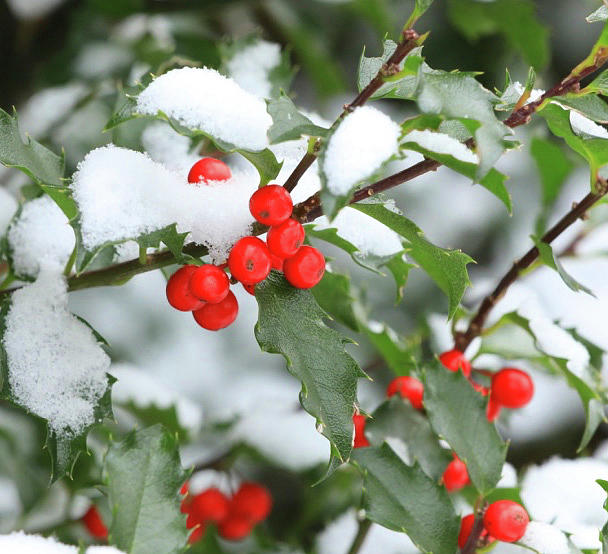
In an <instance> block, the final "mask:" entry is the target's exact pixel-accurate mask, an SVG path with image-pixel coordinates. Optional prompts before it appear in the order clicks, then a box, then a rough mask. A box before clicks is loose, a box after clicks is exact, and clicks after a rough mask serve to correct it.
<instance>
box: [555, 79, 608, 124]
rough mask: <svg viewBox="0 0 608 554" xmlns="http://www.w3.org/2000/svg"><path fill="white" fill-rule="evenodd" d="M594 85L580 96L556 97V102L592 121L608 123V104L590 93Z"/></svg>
mask: <svg viewBox="0 0 608 554" xmlns="http://www.w3.org/2000/svg"><path fill="white" fill-rule="evenodd" d="M592 85H593V83H592V84H590V85H589V86H588V87H587V88H585V89H584V90H583V91H581V92H580V93H578V94H575V93H569V94H565V95H564V96H559V97H556V98H555V100H556V102H558V103H559V104H561V105H563V106H567V107H569V108H572V109H573V110H575V111H577V112H579V113H580V114H582V115H584V116H585V117H588V118H589V119H591V120H592V121H595V122H597V123H608V104H606V101H605V100H603V99H602V98H600V96H599V95H598V94H596V93H590V92H589V91H591V90H592V89H591V88H590V87H591V86H592Z"/></svg>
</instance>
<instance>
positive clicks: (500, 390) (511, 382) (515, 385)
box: [491, 367, 534, 409]
mask: <svg viewBox="0 0 608 554" xmlns="http://www.w3.org/2000/svg"><path fill="white" fill-rule="evenodd" d="M491 396H492V399H493V400H494V401H495V402H497V403H498V404H500V405H502V406H504V407H505V408H511V409H515V408H521V407H522V406H525V405H526V404H527V403H528V402H530V400H532V396H534V383H533V382H532V378H531V377H530V376H529V375H528V374H527V373H526V372H525V371H522V370H521V369H517V368H514V367H505V368H503V369H501V370H500V371H498V372H497V373H495V374H494V375H493V377H492V392H491Z"/></svg>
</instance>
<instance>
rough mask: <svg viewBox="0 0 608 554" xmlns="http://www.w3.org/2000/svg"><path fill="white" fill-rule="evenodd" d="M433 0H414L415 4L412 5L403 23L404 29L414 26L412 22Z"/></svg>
mask: <svg viewBox="0 0 608 554" xmlns="http://www.w3.org/2000/svg"><path fill="white" fill-rule="evenodd" d="M432 3H433V0H416V4H415V5H414V11H413V12H412V14H411V15H410V17H409V18H408V20H407V22H406V23H405V25H404V27H403V28H404V29H411V28H412V27H413V26H414V23H416V21H418V20H419V19H420V18H421V17H422V16H423V15H424V13H425V12H426V11H427V10H428V9H429V8H430V7H431V4H432Z"/></svg>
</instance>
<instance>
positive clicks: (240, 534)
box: [218, 514, 253, 541]
mask: <svg viewBox="0 0 608 554" xmlns="http://www.w3.org/2000/svg"><path fill="white" fill-rule="evenodd" d="M252 529H253V523H252V522H251V520H250V519H248V518H246V517H242V516H236V515H232V514H230V515H229V516H228V517H227V518H226V519H225V520H224V521H222V522H221V523H220V524H219V526H218V531H219V533H220V535H221V536H222V537H223V538H225V539H226V540H229V541H240V540H243V539H244V538H245V537H246V536H247V535H249V533H251V530H252Z"/></svg>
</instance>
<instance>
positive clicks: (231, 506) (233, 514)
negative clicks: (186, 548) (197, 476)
mask: <svg viewBox="0 0 608 554" xmlns="http://www.w3.org/2000/svg"><path fill="white" fill-rule="evenodd" d="M181 493H182V494H183V495H185V498H184V499H183V500H182V506H181V511H182V513H184V514H188V519H187V520H186V526H187V527H188V529H193V531H192V533H191V534H190V538H189V539H188V542H189V543H190V544H192V543H195V542H196V541H198V540H200V539H201V538H202V536H203V535H204V533H205V528H206V526H207V525H209V524H210V523H211V524H214V525H217V529H218V532H219V534H220V536H221V537H223V538H224V539H227V540H230V541H239V540H242V539H244V538H245V537H246V536H247V535H249V533H251V531H252V529H253V528H254V527H255V526H256V525H257V524H258V523H260V522H262V521H264V520H265V519H266V518H267V517H268V514H269V513H270V510H271V509H272V497H271V496H270V493H269V492H268V490H267V489H266V488H264V487H263V486H261V485H258V484H257V483H243V484H241V486H240V487H239V488H238V490H237V491H236V492H235V493H234V494H233V495H232V497H231V498H228V497H227V496H226V495H225V494H224V493H223V492H222V491H220V490H219V489H217V488H214V487H211V488H209V489H206V490H204V491H202V492H200V493H199V494H195V495H193V494H190V493H189V490H188V483H186V484H185V485H184V486H183V487H182V490H181Z"/></svg>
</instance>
